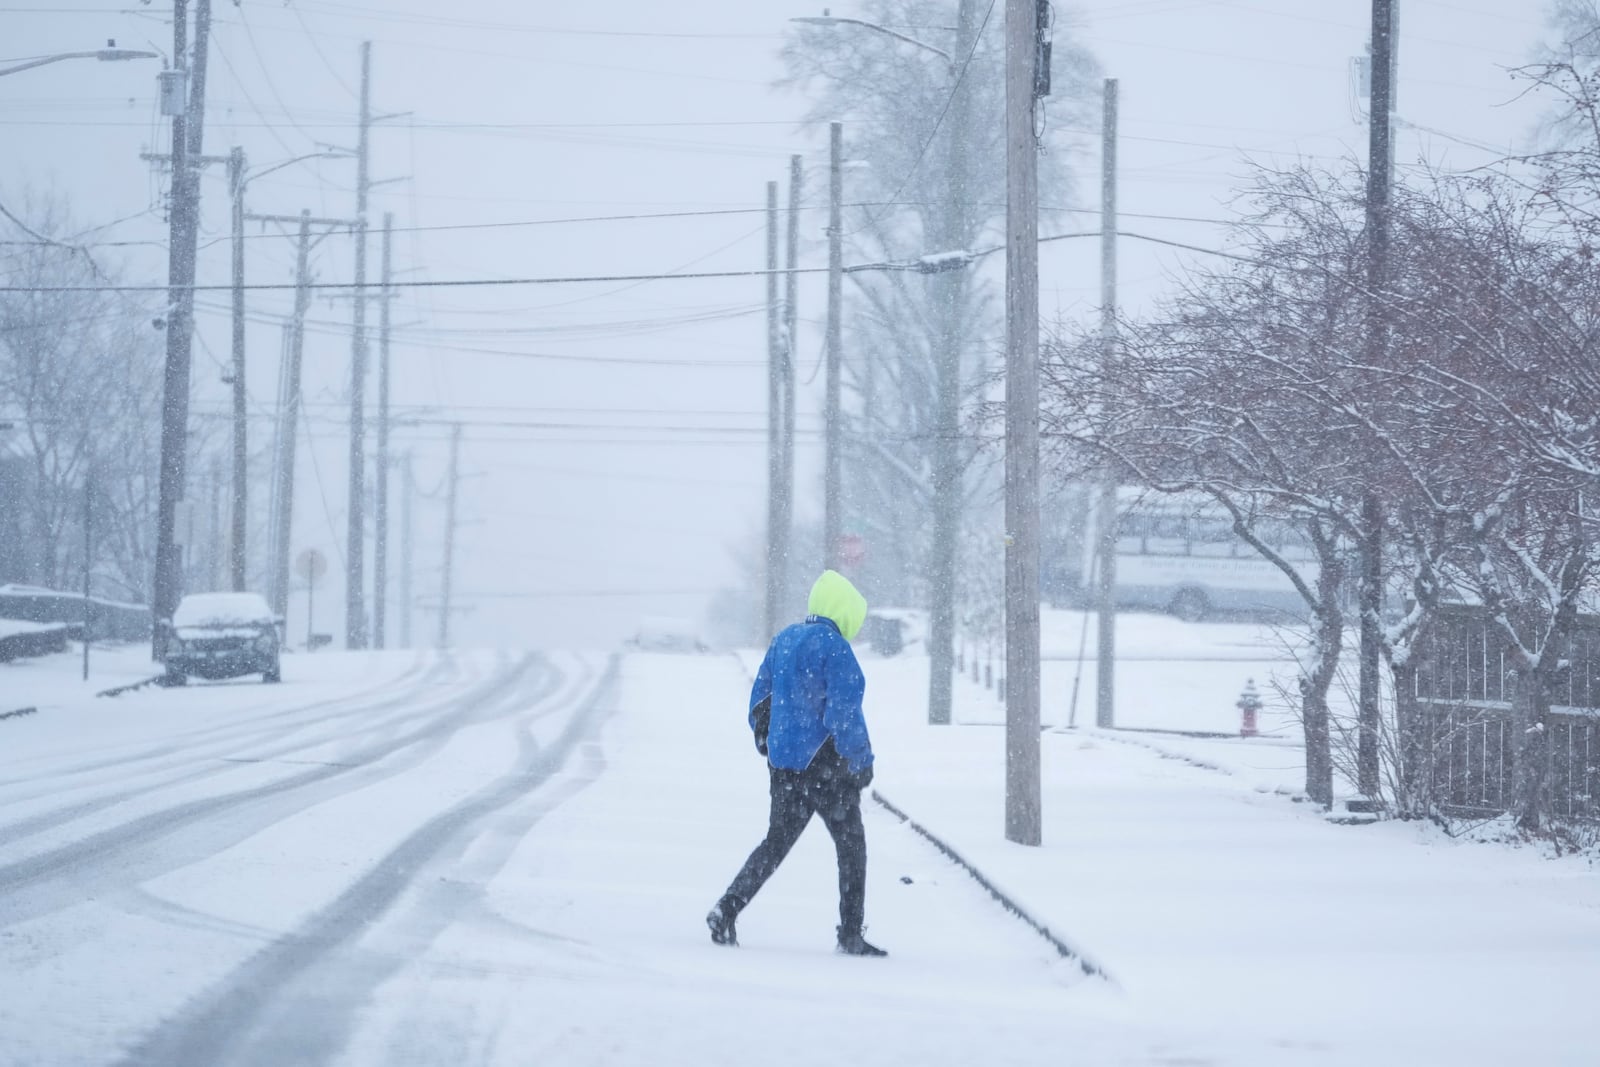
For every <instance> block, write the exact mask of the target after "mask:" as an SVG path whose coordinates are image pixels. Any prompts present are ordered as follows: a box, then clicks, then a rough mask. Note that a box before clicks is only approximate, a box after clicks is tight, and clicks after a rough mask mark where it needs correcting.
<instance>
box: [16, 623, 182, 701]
mask: <svg viewBox="0 0 1600 1067" xmlns="http://www.w3.org/2000/svg"><path fill="white" fill-rule="evenodd" d="M160 673H161V665H160V664H158V663H152V662H151V660H150V646H149V645H148V644H146V643H143V642H140V643H138V644H115V645H113V644H96V645H94V646H93V647H92V648H90V650H89V678H88V680H87V681H85V680H84V677H83V645H82V644H80V643H78V642H76V641H73V642H69V643H68V645H67V651H66V652H56V653H52V654H51V655H48V656H35V657H30V658H28V659H20V660H16V661H14V662H11V663H0V714H3V713H5V712H8V711H13V710H15V709H17V708H26V707H31V708H36V709H38V710H39V711H47V710H48V711H54V710H59V709H61V708H63V707H66V706H68V705H70V704H72V703H74V702H77V701H81V700H83V699H85V698H88V697H92V696H94V694H96V693H99V692H102V691H104V690H107V689H112V688H115V687H116V686H120V685H131V684H132V683H134V682H140V681H143V680H145V679H146V678H151V677H154V676H155V675H157V674H160Z"/></svg>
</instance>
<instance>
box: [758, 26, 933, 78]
mask: <svg viewBox="0 0 1600 1067" xmlns="http://www.w3.org/2000/svg"><path fill="white" fill-rule="evenodd" d="M789 21H790V22H804V23H807V24H809V25H813V26H833V25H837V24H839V23H848V24H849V25H851V26H860V27H862V28H863V29H868V30H872V31H874V32H875V33H881V34H883V35H884V36H886V37H893V38H894V39H895V40H897V41H904V42H905V43H906V44H909V45H912V46H913V47H916V48H920V49H922V50H923V51H924V52H932V53H933V54H934V55H936V56H938V57H939V58H940V59H942V60H944V61H945V63H946V64H948V65H949V66H950V69H951V70H954V69H955V65H956V61H955V57H953V56H952V55H951V54H950V53H949V52H946V51H945V50H944V49H943V48H940V47H938V46H937V45H931V44H929V43H928V42H927V41H919V40H917V38H915V37H911V36H908V35H907V34H904V33H899V32H897V31H895V30H891V29H889V27H887V26H879V25H878V24H877V23H876V22H867V21H866V20H864V19H852V18H844V17H841V16H838V15H801V16H798V17H796V18H791V19H790V20H789Z"/></svg>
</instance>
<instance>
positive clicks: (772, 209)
mask: <svg viewBox="0 0 1600 1067" xmlns="http://www.w3.org/2000/svg"><path fill="white" fill-rule="evenodd" d="M781 323H782V316H781V314H780V311H779V308H778V183H777V182H768V183H767V603H766V614H765V617H764V619H763V622H764V623H765V628H766V635H765V636H766V640H768V641H770V640H772V637H773V635H774V634H776V633H777V632H778V613H779V611H780V610H782V604H781V603H780V602H779V596H780V595H781V594H780V592H779V590H780V589H781V588H782V579H781V578H780V577H779V573H780V572H781V571H782V569H783V561H782V560H781V559H780V558H779V556H778V544H779V541H780V539H781V534H780V533H779V529H780V527H781V526H782V523H783V507H782V505H781V503H780V501H781V499H782V497H783V390H782V388H781V386H780V384H779V383H780V381H781V375H780V367H781V365H782V363H781V357H780V355H779V348H780V347H781V344H780V342H779V339H778V331H779V329H780V328H781Z"/></svg>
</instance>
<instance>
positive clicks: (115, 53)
mask: <svg viewBox="0 0 1600 1067" xmlns="http://www.w3.org/2000/svg"><path fill="white" fill-rule="evenodd" d="M160 58H161V57H160V56H159V55H158V54H156V53H155V52H140V51H136V50H134V49H132V48H100V49H96V50H95V51H93V52H62V53H61V54H59V55H54V56H43V57H41V58H39V59H30V60H28V62H26V63H18V64H17V65H16V66H13V67H4V68H0V77H5V76H6V75H7V74H16V73H18V72H19V71H24V70H32V69H33V68H34V67H42V66H44V65H46V64H47V63H60V62H61V61H62V60H66V59H98V60H100V61H101V62H103V63H104V62H110V61H113V60H121V59H160Z"/></svg>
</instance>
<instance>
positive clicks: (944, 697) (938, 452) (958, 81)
mask: <svg viewBox="0 0 1600 1067" xmlns="http://www.w3.org/2000/svg"><path fill="white" fill-rule="evenodd" d="M973 8H974V3H973V0H960V5H959V7H958V8H957V15H956V28H955V49H954V51H953V52H951V51H946V50H945V49H943V48H940V47H938V46H937V45H932V44H929V43H928V42H927V41H923V40H920V39H918V38H916V37H912V36H909V35H907V34H904V33H900V32H898V31H896V30H891V29H889V28H888V27H887V26H880V25H878V24H877V23H875V22H867V21H865V20H863V19H854V18H841V17H836V16H833V15H830V14H828V13H827V12H826V11H824V12H823V14H822V15H821V16H820V17H818V16H808V17H798V18H792V19H790V20H789V21H791V22H799V23H804V24H807V25H813V26H841V25H842V26H855V27H859V28H861V29H864V30H869V31H871V32H873V33H878V34H882V35H883V36H885V37H890V38H893V39H894V40H896V41H899V42H901V43H903V44H908V45H911V46H912V47H913V48H918V49H920V50H922V51H924V52H931V53H933V54H934V55H936V56H938V57H939V58H940V59H942V60H944V64H945V72H946V75H947V79H948V91H949V99H950V106H949V108H948V109H947V115H946V118H947V119H948V124H947V129H948V134H949V146H948V151H949V158H948V162H947V165H946V177H947V179H948V180H947V182H946V192H945V202H944V218H943V219H942V220H941V225H940V226H939V232H938V233H937V234H936V235H935V239H936V241H937V244H936V245H935V247H936V248H937V249H938V251H939V252H941V253H953V252H954V251H955V250H958V249H963V248H965V247H966V246H967V244H968V242H969V239H970V236H971V235H970V233H969V232H968V231H969V225H968V222H967V212H966V210H965V203H966V197H967V186H968V184H969V183H968V172H969V170H970V167H969V161H968V158H967V144H966V135H967V132H968V130H969V129H970V128H971V102H970V94H969V93H968V92H967V91H966V88H965V82H966V79H965V78H963V77H962V71H961V69H960V67H959V65H958V64H957V62H956V59H955V57H956V56H957V55H961V56H970V55H972V54H973V52H974V51H975V48H974V45H975V41H976V38H977V27H976V19H975V18H974V14H975V13H974V10H973ZM967 262H970V258H964V257H957V256H954V255H950V256H949V257H938V261H937V263H934V262H932V261H930V263H929V267H928V269H926V270H925V271H924V273H929V274H938V275H939V278H938V279H936V280H935V282H934V284H935V285H936V286H938V288H939V292H938V294H937V297H936V300H935V304H936V306H937V307H938V308H939V309H940V310H941V319H940V323H939V329H938V333H937V342H936V344H937V351H936V352H935V354H934V380H935V383H936V387H935V392H936V396H937V400H936V407H935V417H934V452H933V457H932V458H933V464H932V466H933V485H932V489H933V492H932V499H933V514H932V520H933V522H932V536H933V545H932V560H931V564H932V566H931V568H930V569H931V572H932V573H931V575H930V578H931V581H930V585H931V587H932V590H933V596H932V604H931V608H932V610H931V612H930V614H931V616H932V617H931V619H930V620H929V621H930V625H929V629H928V722H929V723H932V724H937V725H944V724H948V723H949V722H950V721H951V705H952V702H953V697H954V693H953V678H954V672H955V575H956V552H957V547H956V546H957V541H958V533H959V527H960V523H961V497H962V480H963V479H962V475H961V455H960V442H959V436H960V432H961V347H962V346H961V327H960V324H959V322H958V321H957V318H958V315H959V310H958V304H959V303H960V300H961V297H962V290H961V286H962V285H964V284H965V281H966V278H967V274H966V272H965V271H964V270H962V269H960V268H962V267H964V266H966V263H967ZM829 416H830V417H832V418H834V419H837V417H838V413H837V412H833V411H830V412H829ZM828 469H829V470H830V471H831V470H837V469H838V468H837V465H836V464H830V465H829V468H828ZM829 488H830V490H831V491H833V492H837V487H836V486H830V487H829ZM827 533H828V534H829V535H830V536H832V537H837V535H838V531H837V530H831V531H827ZM827 550H828V552H829V554H830V558H831V556H832V552H833V547H832V545H831V542H830V543H828V549H827Z"/></svg>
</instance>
